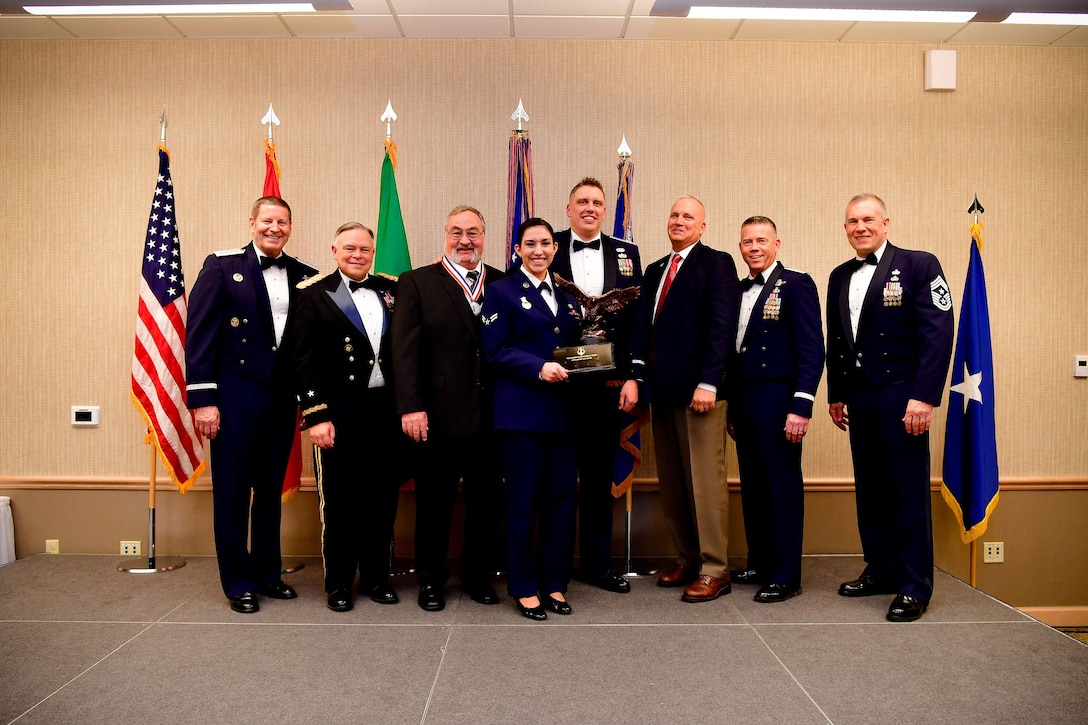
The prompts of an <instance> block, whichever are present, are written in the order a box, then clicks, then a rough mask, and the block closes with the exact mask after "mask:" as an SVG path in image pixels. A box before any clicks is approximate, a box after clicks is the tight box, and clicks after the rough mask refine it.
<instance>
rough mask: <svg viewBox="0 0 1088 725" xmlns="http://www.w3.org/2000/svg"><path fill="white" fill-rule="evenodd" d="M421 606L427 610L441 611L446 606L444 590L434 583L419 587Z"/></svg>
mask: <svg viewBox="0 0 1088 725" xmlns="http://www.w3.org/2000/svg"><path fill="white" fill-rule="evenodd" d="M416 601H418V602H419V608H420V609H422V610H423V611H425V612H441V611H442V610H443V609H445V608H446V600H445V599H444V598H443V597H442V590H441V589H439V588H438V587H436V586H434V585H433V584H424V585H423V586H421V587H420V588H419V599H417V600H416Z"/></svg>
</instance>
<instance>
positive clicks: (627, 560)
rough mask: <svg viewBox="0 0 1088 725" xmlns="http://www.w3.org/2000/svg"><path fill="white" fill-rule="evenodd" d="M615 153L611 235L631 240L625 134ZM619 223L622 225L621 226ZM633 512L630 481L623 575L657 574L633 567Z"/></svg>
mask: <svg viewBox="0 0 1088 725" xmlns="http://www.w3.org/2000/svg"><path fill="white" fill-rule="evenodd" d="M616 153H617V154H618V155H619V159H620V160H619V164H618V165H617V167H616V168H617V169H618V171H619V193H618V194H617V199H616V214H617V218H616V223H615V225H614V226H615V228H614V230H613V232H614V234H613V236H615V237H617V238H618V239H622V240H624V241H626V242H630V241H631V233H630V226H629V225H628V224H627V219H628V218H629V217H630V215H631V206H630V197H629V196H628V197H627V201H626V202H625V203H624V204H623V208H624V218H620V217H619V216H618V215H619V209H620V201H621V199H620V198H619V197H621V196H623V195H624V185H625V179H626V176H627V172H628V169H629V167H630V164H631V155H632V152H631V147H630V146H628V145H627V134H623V135H622V138H621V139H620V145H619V148H617V149H616ZM621 225H622V227H621ZM621 228H622V230H623V234H622V236H621V235H620V233H619V232H620V230H621ZM637 465H638V464H637V463H635V464H634V465H633V466H632V469H631V476H632V477H633V476H634V468H635V467H636V466H637ZM634 514H635V496H634V482H633V481H632V482H631V485H629V486H628V487H627V491H626V492H624V515H623V516H624V518H623V522H624V532H623V553H624V559H623V576H625V577H631V578H637V577H641V576H652V575H654V574H657V569H650V570H649V571H644V572H640V571H638V570H636V569H635V562H634V546H633V543H632V542H633V539H634Z"/></svg>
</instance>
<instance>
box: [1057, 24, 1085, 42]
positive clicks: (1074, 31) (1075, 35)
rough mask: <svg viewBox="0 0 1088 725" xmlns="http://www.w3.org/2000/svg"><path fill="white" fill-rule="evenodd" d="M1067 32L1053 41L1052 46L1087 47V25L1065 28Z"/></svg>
mask: <svg viewBox="0 0 1088 725" xmlns="http://www.w3.org/2000/svg"><path fill="white" fill-rule="evenodd" d="M1066 29H1067V30H1069V32H1068V33H1067V34H1065V35H1063V36H1062V37H1060V38H1058V39H1057V40H1055V41H1054V45H1088V25H1078V26H1076V27H1074V28H1066Z"/></svg>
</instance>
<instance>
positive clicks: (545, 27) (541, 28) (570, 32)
mask: <svg viewBox="0 0 1088 725" xmlns="http://www.w3.org/2000/svg"><path fill="white" fill-rule="evenodd" d="M624 20H625V18H622V17H615V18H594V17H566V18H555V17H540V16H524V15H521V16H517V17H515V18H514V37H516V38H578V39H585V38H619V37H620V33H621V32H622V31H623V23H624Z"/></svg>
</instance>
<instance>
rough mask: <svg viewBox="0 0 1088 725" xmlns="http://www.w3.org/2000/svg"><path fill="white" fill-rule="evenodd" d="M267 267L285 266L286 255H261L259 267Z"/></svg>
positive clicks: (281, 267) (283, 267)
mask: <svg viewBox="0 0 1088 725" xmlns="http://www.w3.org/2000/svg"><path fill="white" fill-rule="evenodd" d="M269 267H279V268H280V269H286V268H287V257H285V256H284V255H282V254H281V255H280V256H278V257H275V258H273V257H261V269H262V270H264V269H268V268H269Z"/></svg>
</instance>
